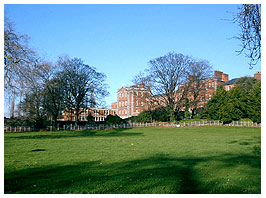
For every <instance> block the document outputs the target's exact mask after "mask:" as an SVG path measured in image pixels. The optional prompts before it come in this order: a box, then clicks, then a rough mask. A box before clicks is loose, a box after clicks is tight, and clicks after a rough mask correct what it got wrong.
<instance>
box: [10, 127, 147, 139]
mask: <svg viewBox="0 0 266 198" xmlns="http://www.w3.org/2000/svg"><path fill="white" fill-rule="evenodd" d="M129 129H131V128H124V129H105V130H83V131H54V132H41V133H42V134H40V132H38V134H36V133H28V134H27V135H23V133H20V134H18V136H9V137H5V138H11V139H60V138H75V137H121V136H137V135H142V133H139V132H126V131H127V130H129Z"/></svg>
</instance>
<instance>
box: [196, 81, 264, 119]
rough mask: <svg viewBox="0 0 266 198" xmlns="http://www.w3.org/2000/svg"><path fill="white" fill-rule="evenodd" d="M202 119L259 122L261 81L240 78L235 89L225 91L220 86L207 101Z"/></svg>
mask: <svg viewBox="0 0 266 198" xmlns="http://www.w3.org/2000/svg"><path fill="white" fill-rule="evenodd" d="M201 117H202V118H209V119H214V120H221V121H223V122H224V123H229V122H232V121H233V120H240V119H242V118H248V119H250V120H252V121H253V122H257V123H260V122H261V81H260V80H256V79H254V78H248V77H244V78H240V79H239V80H238V81H237V82H236V87H234V88H232V89H231V90H230V91H225V89H224V88H223V87H222V86H219V87H218V88H217V91H216V93H215V94H214V95H213V96H212V98H211V100H209V101H208V103H207V106H206V111H204V112H203V113H202V115H201Z"/></svg>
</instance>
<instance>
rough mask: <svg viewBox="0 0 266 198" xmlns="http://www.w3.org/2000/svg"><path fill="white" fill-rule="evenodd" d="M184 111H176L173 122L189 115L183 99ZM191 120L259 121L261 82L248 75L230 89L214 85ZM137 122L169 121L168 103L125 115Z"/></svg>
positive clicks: (188, 107) (187, 118) (189, 116)
mask: <svg viewBox="0 0 266 198" xmlns="http://www.w3.org/2000/svg"><path fill="white" fill-rule="evenodd" d="M184 101H185V111H175V112H174V116H175V117H174V118H175V120H176V121H180V120H182V119H186V120H189V119H191V118H192V116H191V112H190V111H189V109H190V106H189V104H190V102H189V99H188V98H185V100H184ZM193 118H194V119H210V120H220V121H222V122H224V123H230V122H232V121H238V120H241V119H249V120H251V121H253V122H257V123H260V122H261V81H260V80H256V79H254V78H251V77H243V78H240V79H238V80H237V81H236V85H235V87H234V88H232V89H231V90H230V91H226V90H225V89H224V87H223V86H222V85H220V86H218V87H217V91H216V93H215V94H214V95H213V96H212V98H211V99H210V100H209V101H208V102H207V104H206V106H205V107H204V108H197V111H196V112H195V116H194V117H193ZM128 120H131V121H136V122H143V123H145V122H154V121H156V122H168V121H171V118H170V114H169V109H168V107H167V106H161V107H158V108H155V109H153V110H148V111H143V112H141V113H140V114H139V115H138V116H135V117H131V118H128Z"/></svg>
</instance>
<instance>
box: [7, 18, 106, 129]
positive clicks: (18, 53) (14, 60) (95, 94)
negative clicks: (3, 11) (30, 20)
mask: <svg viewBox="0 0 266 198" xmlns="http://www.w3.org/2000/svg"><path fill="white" fill-rule="evenodd" d="M4 26H5V29H4V82H5V96H7V97H8V99H9V101H10V118H15V117H16V119H13V120H9V121H8V120H7V119H6V121H7V122H12V121H14V120H16V121H17V122H21V123H23V124H27V123H28V124H29V125H33V126H34V127H43V126H44V125H47V120H50V121H51V122H52V125H54V126H56V125H57V119H58V118H60V117H62V116H63V114H64V111H65V110H67V111H68V112H72V114H73V115H74V117H75V120H76V122H78V121H79V114H80V108H83V107H88V106H96V105H99V104H101V103H102V102H103V99H104V97H105V96H106V95H108V91H107V84H106V83H105V80H106V76H105V74H104V73H101V72H98V71H97V69H96V68H95V67H92V66H89V65H88V64H85V63H84V62H83V60H81V59H80V58H70V57H68V56H61V57H59V58H58V60H57V61H56V62H55V63H51V62H48V61H46V60H44V59H42V58H40V57H39V56H38V55H37V53H36V52H34V51H33V50H32V49H31V48H30V47H29V41H28V36H27V35H20V34H18V33H17V32H16V31H15V29H14V24H13V23H11V22H10V21H9V20H8V19H7V18H5V24H4ZM5 107H6V106H5ZM50 124H51V123H50Z"/></svg>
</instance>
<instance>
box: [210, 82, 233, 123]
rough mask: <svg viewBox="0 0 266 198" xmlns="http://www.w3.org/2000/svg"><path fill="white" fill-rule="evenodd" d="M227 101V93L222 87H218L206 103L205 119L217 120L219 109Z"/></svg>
mask: <svg viewBox="0 0 266 198" xmlns="http://www.w3.org/2000/svg"><path fill="white" fill-rule="evenodd" d="M227 101H228V93H227V92H226V91H225V89H224V88H223V86H218V87H217V90H216V93H215V94H214V95H213V96H212V98H211V100H209V101H208V103H207V118H209V119H213V120H219V119H221V117H220V111H221V108H222V107H223V106H224V105H225V104H226V103H227Z"/></svg>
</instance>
